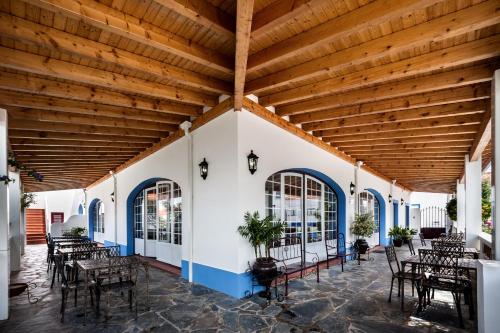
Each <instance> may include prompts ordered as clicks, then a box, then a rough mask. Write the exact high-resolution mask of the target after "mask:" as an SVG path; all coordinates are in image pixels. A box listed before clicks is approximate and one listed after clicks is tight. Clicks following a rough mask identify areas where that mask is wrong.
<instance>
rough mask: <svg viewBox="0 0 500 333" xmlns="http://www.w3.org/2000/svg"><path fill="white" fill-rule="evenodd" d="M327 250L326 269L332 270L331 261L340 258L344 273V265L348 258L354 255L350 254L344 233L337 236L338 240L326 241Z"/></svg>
mask: <svg viewBox="0 0 500 333" xmlns="http://www.w3.org/2000/svg"><path fill="white" fill-rule="evenodd" d="M325 248H326V268H327V269H329V268H330V260H329V259H336V258H340V264H341V267H342V272H343V271H344V263H345V262H346V260H347V259H346V258H347V257H348V256H351V255H353V253H348V252H347V248H346V246H345V238H344V234H343V233H341V232H340V233H339V234H338V235H337V239H327V240H325Z"/></svg>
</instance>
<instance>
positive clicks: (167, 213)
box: [156, 181, 182, 267]
mask: <svg viewBox="0 0 500 333" xmlns="http://www.w3.org/2000/svg"><path fill="white" fill-rule="evenodd" d="M156 192H157V194H158V196H157V221H158V222H157V227H158V241H157V243H156V258H157V259H158V260H160V261H163V262H166V263H168V264H171V265H174V266H179V267H180V265H181V257H182V248H181V245H182V223H181V221H182V212H181V202H182V198H181V191H180V188H179V186H178V185H177V184H176V183H174V182H172V181H164V182H158V183H157V184H156Z"/></svg>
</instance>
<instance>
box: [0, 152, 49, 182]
mask: <svg viewBox="0 0 500 333" xmlns="http://www.w3.org/2000/svg"><path fill="white" fill-rule="evenodd" d="M8 164H9V166H11V167H13V168H15V169H17V170H19V171H26V172H27V173H28V176H30V177H33V178H35V179H36V180H37V181H39V182H41V181H43V176H42V174H40V173H39V172H37V171H36V170H35V169H28V168H27V167H26V166H25V165H24V164H22V163H21V162H19V161H17V160H16V157H15V156H14V154H13V153H9V159H8ZM4 177H7V176H2V178H0V179H1V180H4V179H3V178H4ZM7 179H8V180H4V181H5V184H8V183H9V181H12V179H9V178H8V177H7Z"/></svg>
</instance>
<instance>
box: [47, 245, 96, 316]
mask: <svg viewBox="0 0 500 333" xmlns="http://www.w3.org/2000/svg"><path fill="white" fill-rule="evenodd" d="M54 260H55V263H56V267H57V271H58V272H60V276H61V281H62V282H61V295H62V297H61V311H60V312H61V323H62V322H64V313H65V310H66V302H67V300H68V295H69V293H70V292H72V291H73V292H74V294H75V307H76V305H77V300H78V289H83V285H81V284H78V281H69V280H68V279H67V278H66V274H65V273H64V257H63V256H62V255H55V256H54ZM55 270H56V269H54V271H55ZM89 289H90V302H91V304H94V298H93V294H92V292H95V282H94V281H91V282H90V283H89Z"/></svg>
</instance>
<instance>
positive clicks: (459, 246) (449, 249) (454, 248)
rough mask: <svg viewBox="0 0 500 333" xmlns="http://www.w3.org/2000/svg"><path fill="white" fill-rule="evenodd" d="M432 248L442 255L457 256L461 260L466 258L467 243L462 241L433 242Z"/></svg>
mask: <svg viewBox="0 0 500 333" xmlns="http://www.w3.org/2000/svg"><path fill="white" fill-rule="evenodd" d="M431 246H432V249H433V250H434V251H438V252H440V253H441V254H442V255H448V254H451V255H456V256H458V257H459V258H463V257H464V252H465V243H464V242H462V241H443V240H435V241H431Z"/></svg>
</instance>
